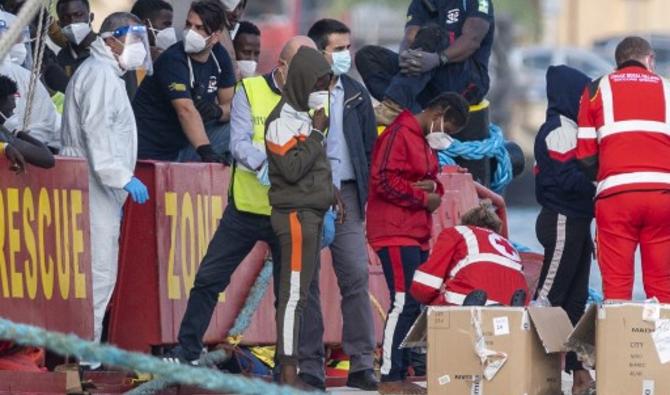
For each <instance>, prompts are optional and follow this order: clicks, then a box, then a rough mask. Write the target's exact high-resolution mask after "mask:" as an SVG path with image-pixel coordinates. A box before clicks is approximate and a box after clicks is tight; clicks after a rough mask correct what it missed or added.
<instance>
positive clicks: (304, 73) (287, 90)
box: [283, 47, 331, 112]
mask: <svg viewBox="0 0 670 395" xmlns="http://www.w3.org/2000/svg"><path fill="white" fill-rule="evenodd" d="M330 73H331V68H330V64H329V63H328V61H327V60H326V58H325V57H324V56H323V55H322V54H321V53H320V52H319V51H317V50H316V49H314V48H308V47H301V48H300V49H299V50H298V52H297V53H296V54H295V56H294V57H293V60H291V64H289V67H288V76H287V77H286V84H285V85H284V91H283V92H284V93H283V94H284V98H285V99H286V102H288V104H290V105H291V107H293V108H294V109H296V110H297V111H303V112H306V111H309V106H308V104H307V103H308V98H309V94H310V93H312V90H313V89H314V85H315V84H316V81H317V80H318V79H319V78H321V77H323V76H324V75H326V74H330Z"/></svg>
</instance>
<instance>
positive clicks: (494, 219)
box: [461, 199, 502, 233]
mask: <svg viewBox="0 0 670 395" xmlns="http://www.w3.org/2000/svg"><path fill="white" fill-rule="evenodd" d="M461 225H470V226H478V227H480V228H486V229H490V230H492V231H494V232H496V233H500V230H501V229H502V220H501V219H500V217H498V215H497V214H496V212H495V206H494V205H493V203H492V202H491V201H490V200H489V199H484V200H482V201H481V202H479V205H478V206H477V207H475V208H473V209H470V210H468V211H467V212H466V213H465V214H463V215H462V216H461Z"/></svg>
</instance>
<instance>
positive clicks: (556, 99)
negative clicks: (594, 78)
mask: <svg viewBox="0 0 670 395" xmlns="http://www.w3.org/2000/svg"><path fill="white" fill-rule="evenodd" d="M590 82H591V79H590V78H589V77H588V76H587V75H586V74H584V73H582V72H581V71H579V70H577V69H573V68H572V67H568V66H564V65H561V66H549V68H548V69H547V100H548V101H549V105H548V106H547V116H548V117H549V116H551V115H563V116H565V117H568V118H570V119H572V120H573V121H575V122H577V114H579V101H580V99H581V97H582V93H584V88H586V86H587V85H588V84H589V83H590Z"/></svg>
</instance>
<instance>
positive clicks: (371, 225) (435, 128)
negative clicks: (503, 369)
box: [367, 93, 468, 394]
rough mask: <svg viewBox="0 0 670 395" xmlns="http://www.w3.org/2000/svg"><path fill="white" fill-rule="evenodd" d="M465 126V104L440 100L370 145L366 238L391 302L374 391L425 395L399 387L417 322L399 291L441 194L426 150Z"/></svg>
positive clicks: (412, 305) (424, 248) (422, 256)
mask: <svg viewBox="0 0 670 395" xmlns="http://www.w3.org/2000/svg"><path fill="white" fill-rule="evenodd" d="M467 119H468V105H467V102H466V101H465V99H463V98H462V97H461V96H459V95H458V94H455V93H445V94H442V95H440V96H438V97H437V98H435V99H433V101H431V102H430V103H429V105H428V107H427V108H426V109H425V110H424V111H422V112H421V113H419V114H417V115H413V114H412V113H410V112H408V111H403V112H402V113H400V115H399V116H398V117H397V118H396V119H395V121H393V123H391V125H389V127H388V128H387V129H386V130H385V131H384V132H383V133H382V135H381V136H380V137H379V138H378V139H377V142H376V144H375V148H374V150H373V153H372V166H371V170H370V192H369V195H368V196H369V197H368V208H367V235H368V241H369V242H370V245H371V246H372V247H373V248H374V249H375V251H376V252H377V255H378V256H379V258H380V260H381V262H382V267H383V269H384V276H385V277H386V282H387V284H388V287H389V291H390V295H391V309H390V311H389V313H388V317H387V320H386V327H385V329H384V341H383V364H382V368H381V373H382V379H381V381H382V382H381V384H380V386H379V392H380V393H382V394H384V393H403V394H414V393H422V392H425V390H424V389H423V388H421V387H418V386H416V385H414V384H412V383H406V382H404V380H405V378H406V376H407V368H408V367H409V359H410V351H409V350H407V349H400V348H399V346H400V343H401V342H402V340H403V339H404V337H405V335H406V334H407V332H408V331H409V329H410V327H411V326H412V324H413V323H414V320H415V319H416V317H417V316H418V315H419V312H420V305H419V303H418V302H417V301H415V300H414V298H412V297H411V295H409V294H408V293H407V292H406V291H407V290H408V289H409V286H410V285H411V282H412V277H413V276H414V271H415V270H416V268H417V267H418V266H419V265H420V264H421V263H423V262H424V261H425V260H426V258H427V255H428V248H429V246H428V243H429V241H430V236H431V228H432V221H431V218H432V213H433V212H434V211H435V210H436V209H437V208H438V207H439V206H440V203H441V196H442V195H443V193H444V190H443V188H442V185H441V184H440V183H439V182H438V180H437V175H438V172H439V169H438V161H437V157H436V155H435V153H434V152H433V148H437V147H443V146H444V143H445V141H447V140H449V139H450V137H449V135H448V134H453V133H456V132H458V131H459V130H460V129H462V127H463V126H464V125H465V124H466V122H467Z"/></svg>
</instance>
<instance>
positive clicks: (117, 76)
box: [62, 12, 151, 369]
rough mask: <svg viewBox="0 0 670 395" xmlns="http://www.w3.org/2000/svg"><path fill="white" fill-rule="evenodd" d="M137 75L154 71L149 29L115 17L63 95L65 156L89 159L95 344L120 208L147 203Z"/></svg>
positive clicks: (111, 281)
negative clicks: (128, 85) (131, 74)
mask: <svg viewBox="0 0 670 395" xmlns="http://www.w3.org/2000/svg"><path fill="white" fill-rule="evenodd" d="M140 67H143V68H144V69H145V70H151V56H150V53H149V44H148V39H147V31H146V27H145V26H143V25H142V24H141V22H140V20H139V19H138V18H137V17H136V16H134V15H132V14H129V13H126V12H118V13H114V14H111V15H110V16H108V17H107V19H105V21H104V22H103V23H102V27H101V29H100V36H99V37H98V38H96V40H95V41H94V42H93V43H92V44H91V56H90V58H88V59H86V61H84V63H82V65H81V66H79V68H77V71H76V72H75V74H74V75H73V76H72V79H71V80H70V83H69V85H68V87H67V90H66V91H65V106H64V109H63V128H62V137H63V140H62V143H63V150H62V153H63V155H65V156H75V157H82V158H86V159H87V161H88V167H89V205H90V207H89V209H90V213H91V217H90V218H91V233H90V234H91V257H92V271H93V310H94V340H95V341H100V338H101V335H102V321H103V318H104V316H105V310H106V308H107V304H108V303H109V299H110V297H111V296H112V291H113V290H114V285H115V283H116V274H117V259H118V252H119V228H120V224H121V216H122V207H123V204H124V202H125V201H126V198H127V197H128V195H129V194H130V196H131V198H132V200H133V201H134V202H136V203H140V204H143V203H145V202H146V201H147V200H148V199H149V193H148V191H147V188H146V187H145V186H144V184H142V182H141V181H140V180H138V179H137V178H135V177H134V176H133V172H134V171H135V162H136V160H137V128H136V126H135V117H134V116H133V110H132V106H131V105H130V100H129V99H128V95H126V90H125V85H124V82H123V80H122V79H121V77H122V76H123V74H124V73H125V72H126V71H129V70H135V69H137V68H140ZM97 366H99V364H90V365H89V367H91V368H92V369H95V368H96V367H97Z"/></svg>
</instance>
